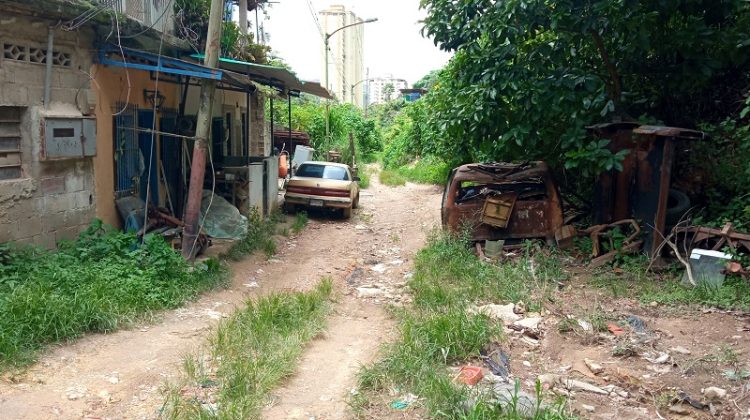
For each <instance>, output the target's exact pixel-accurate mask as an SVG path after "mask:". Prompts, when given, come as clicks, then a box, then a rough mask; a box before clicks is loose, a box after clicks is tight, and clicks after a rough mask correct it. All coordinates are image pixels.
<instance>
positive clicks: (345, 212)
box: [341, 207, 352, 219]
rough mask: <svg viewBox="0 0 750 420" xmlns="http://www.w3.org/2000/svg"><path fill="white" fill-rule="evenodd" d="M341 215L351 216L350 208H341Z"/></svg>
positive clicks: (346, 217)
mask: <svg viewBox="0 0 750 420" xmlns="http://www.w3.org/2000/svg"><path fill="white" fill-rule="evenodd" d="M341 216H343V217H344V219H349V218H351V217H352V208H351V207H347V208H345V209H341Z"/></svg>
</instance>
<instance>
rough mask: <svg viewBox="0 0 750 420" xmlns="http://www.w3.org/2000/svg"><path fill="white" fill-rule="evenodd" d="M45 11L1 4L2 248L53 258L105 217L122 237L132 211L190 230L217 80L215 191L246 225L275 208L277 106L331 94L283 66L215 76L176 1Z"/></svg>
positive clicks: (40, 6) (237, 67) (211, 180)
mask: <svg viewBox="0 0 750 420" xmlns="http://www.w3.org/2000/svg"><path fill="white" fill-rule="evenodd" d="M32 3H33V4H30V3H28V2H27V3H23V2H19V1H7V0H0V10H2V13H1V14H0V54H1V55H0V243H3V242H20V243H31V244H36V245H40V246H44V247H48V248H51V247H54V246H55V245H56V244H57V242H59V241H61V240H65V239H73V238H75V237H76V236H77V235H78V234H79V233H80V232H81V231H83V230H84V229H85V228H86V227H88V226H89V224H90V222H91V221H92V219H94V218H100V219H102V220H103V221H104V222H105V223H107V224H110V225H113V226H116V227H121V228H122V227H124V225H125V224H124V219H125V217H124V216H125V215H124V210H123V205H122V203H123V202H125V201H127V202H129V203H133V202H140V203H143V204H142V205H143V207H144V208H145V207H146V206H149V207H153V208H161V209H162V210H163V211H165V212H167V213H170V214H171V215H172V216H173V217H175V218H176V219H182V218H183V211H184V206H185V202H186V196H187V188H188V184H189V178H190V161H191V156H192V143H193V136H194V130H195V114H196V113H197V109H198V100H199V98H198V96H199V91H200V82H201V79H206V78H210V79H214V80H216V81H217V84H218V89H217V92H216V96H215V98H214V106H213V120H212V125H211V134H210V142H211V144H210V147H209V150H210V158H211V159H210V162H209V165H207V168H206V183H205V184H204V189H208V190H211V191H212V193H215V194H218V195H221V196H223V197H224V198H225V199H227V201H229V202H230V203H231V204H232V205H234V206H236V207H237V208H238V209H239V210H240V211H241V212H242V213H247V212H249V211H250V209H252V208H253V207H255V208H257V209H259V210H260V211H261V213H263V214H268V213H269V212H270V211H271V210H272V209H273V207H274V206H275V205H276V194H277V189H276V185H277V184H276V181H277V179H276V174H277V173H278V169H277V166H275V165H278V160H277V157H275V156H273V153H272V151H273V148H272V140H271V133H270V127H271V123H272V122H271V121H269V116H267V115H266V112H265V109H266V102H268V101H272V100H286V99H287V98H288V97H289V96H293V95H295V94H299V92H301V91H305V92H310V93H313V94H317V95H321V96H326V95H329V94H328V92H327V91H325V89H322V87H320V86H319V85H317V84H306V83H304V82H302V81H300V80H298V79H296V77H295V76H294V74H293V73H291V72H289V71H287V70H285V69H280V68H273V67H270V66H259V65H255V64H253V63H243V62H240V61H234V60H224V59H222V62H221V63H220V68H218V69H210V68H207V67H204V66H203V65H202V63H201V59H200V57H198V56H191V55H190V54H191V53H193V52H194V51H193V49H192V48H191V47H190V46H189V45H187V44H185V43H184V41H181V40H180V39H178V38H177V37H175V36H174V35H173V33H172V32H173V31H174V26H173V25H172V24H171V23H170V20H171V16H172V15H171V12H170V10H168V8H169V7H171V2H168V1H164V2H161V1H153V0H141V1H127V2H126V1H114V2H106V4H105V3H101V4H94V5H93V6H92V5H91V3H88V2H84V1H82V0H81V1H79V0H37V1H34V2H32ZM139 5H142V6H143V7H136V6H139ZM159 7H162V9H159ZM149 8H150V9H149ZM113 11H117V12H118V15H117V16H119V20H117V21H115V19H114V16H115V14H114V13H112V12H113ZM82 16H84V17H86V18H87V19H88V20H85V19H82ZM48 45H52V48H51V50H50V49H49V48H48ZM48 51H51V52H50V53H49V54H47V52H48ZM48 57H51V58H50V63H51V65H50V66H48V65H47V61H48ZM289 104H290V106H291V101H289ZM270 117H271V119H272V118H273V117H272V116H270ZM132 199H136V200H135V201H133V200H132ZM139 200H140V201H139ZM118 203H119V205H118ZM128 227H133V226H128ZM135 227H136V228H140V226H135Z"/></svg>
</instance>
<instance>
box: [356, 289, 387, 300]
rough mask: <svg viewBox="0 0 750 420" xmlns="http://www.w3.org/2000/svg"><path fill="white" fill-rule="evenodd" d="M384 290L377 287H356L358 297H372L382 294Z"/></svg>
mask: <svg viewBox="0 0 750 420" xmlns="http://www.w3.org/2000/svg"><path fill="white" fill-rule="evenodd" d="M383 294H384V292H383V290H381V289H378V288H377V287H358V288H357V297H359V298H374V297H381V296H383Z"/></svg>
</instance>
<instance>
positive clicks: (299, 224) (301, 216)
mask: <svg viewBox="0 0 750 420" xmlns="http://www.w3.org/2000/svg"><path fill="white" fill-rule="evenodd" d="M307 222H308V219H307V213H306V212H304V211H300V212H297V214H295V215H294V222H292V232H294V233H300V232H302V229H304V228H305V226H307Z"/></svg>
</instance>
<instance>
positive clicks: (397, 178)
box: [378, 169, 406, 187]
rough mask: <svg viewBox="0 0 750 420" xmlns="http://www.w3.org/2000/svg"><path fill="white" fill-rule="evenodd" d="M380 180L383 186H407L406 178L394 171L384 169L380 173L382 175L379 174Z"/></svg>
mask: <svg viewBox="0 0 750 420" xmlns="http://www.w3.org/2000/svg"><path fill="white" fill-rule="evenodd" d="M378 179H379V180H380V183H381V184H383V185H387V186H389V187H399V186H401V185H405V184H406V178H404V177H403V176H401V174H399V173H398V172H397V171H394V170H392V169H383V170H382V171H380V173H378Z"/></svg>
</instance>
